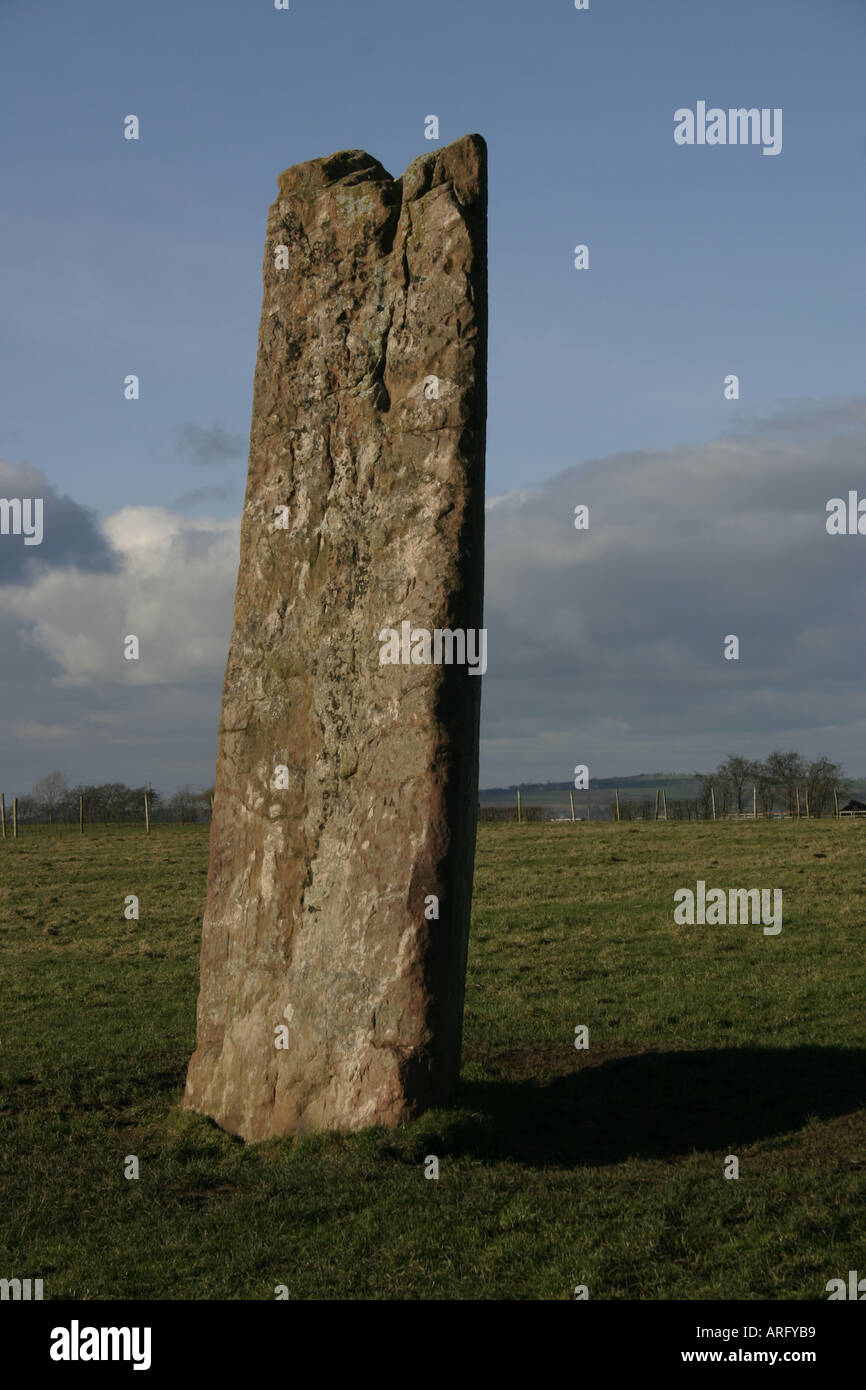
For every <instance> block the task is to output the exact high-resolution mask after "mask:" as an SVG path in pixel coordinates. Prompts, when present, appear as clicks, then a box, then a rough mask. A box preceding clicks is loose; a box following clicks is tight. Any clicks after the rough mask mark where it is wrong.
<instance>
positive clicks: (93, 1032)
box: [0, 820, 866, 1300]
mask: <svg viewBox="0 0 866 1390" xmlns="http://www.w3.org/2000/svg"><path fill="white" fill-rule="evenodd" d="M864 837H866V823H861V822H858V821H855V822H844V821H843V822H838V821H833V820H827V821H805V820H802V821H799V822H796V821H795V822H787V823H780V822H775V823H774V822H769V823H768V822H761V821H758V822H757V823H748V822H745V823H744V822H729V823H716V824H712V823H706V822H691V823H672V824H669V825H665V824H664V823H658V824H655V823H646V824H632V825H628V824H623V825H611V824H605V823H598V824H593V825H586V824H583V825H578V826H574V825H571V824H540V825H523V826H518V825H482V826H481V827H480V829H479V840H478V856H477V865H476V889H475V904H474V909H473V921H472V938H471V943H470V955H469V976H468V985H467V1005H466V1027H465V1039H464V1066H463V1080H462V1084H461V1088H460V1092H459V1094H458V1096H457V1098H456V1102H455V1108H454V1109H452V1110H449V1111H447V1112H446V1111H437V1112H433V1113H431V1114H428V1115H427V1116H425V1117H423V1118H422V1119H420V1120H418V1121H416V1122H415V1123H412V1124H409V1125H405V1126H402V1127H400V1128H397V1129H394V1130H389V1131H386V1130H381V1129H380V1130H367V1131H364V1132H362V1133H359V1134H354V1135H318V1136H315V1137H313V1138H309V1139H305V1140H302V1141H300V1142H297V1143H292V1142H291V1141H268V1142H266V1143H263V1144H260V1145H252V1146H245V1145H244V1144H243V1143H242V1142H241V1141H239V1140H237V1139H235V1138H233V1137H231V1136H229V1135H227V1134H224V1133H222V1132H221V1131H220V1130H219V1129H217V1128H216V1126H214V1125H213V1124H212V1123H211V1122H210V1121H208V1120H206V1119H203V1118H201V1117H197V1116H193V1115H189V1114H186V1113H183V1112H181V1111H180V1109H179V1102H180V1097H181V1092H182V1087H183V1082H184V1077H185V1070H186V1064H187V1062H188V1060H189V1056H190V1053H191V1051H192V1048H193V1043H194V1032H195V1001H196V996H197V991H198V949H199V928H200V921H201V914H202V907H203V900H204V889H205V878H206V869H207V828H206V827H193V826H165V827H158V828H156V829H154V831H153V833H152V834H151V835H150V836H149V837H146V836H145V835H144V834H143V832H142V831H141V830H140V829H138V828H135V829H131V830H130V829H103V830H96V829H93V830H89V832H88V834H87V835H86V836H85V837H83V838H80V837H79V836H78V834H77V832H75V831H73V830H70V829H62V830H51V829H44V830H33V831H28V833H27V835H26V836H24V837H22V838H21V839H20V840H19V841H18V842H17V843H14V844H13V843H12V842H11V841H6V842H5V843H3V842H0V1004H2V1016H0V1164H2V1204H0V1277H6V1278H11V1277H20V1278H39V1277H42V1278H43V1280H44V1291H45V1298H46V1299H49V1298H87V1299H95V1298H109V1299H125V1298H160V1299H163V1298H166V1299H210V1298H225V1299H268V1298H273V1297H274V1289H275V1287H276V1286H277V1285H286V1286H287V1287H288V1291H289V1296H290V1297H291V1298H294V1299H310V1298H333V1299H355V1298H396V1299H404V1298H408V1299H416V1298H423V1299H441V1298H459V1299H490V1298H497V1299H499V1298H504V1299H521V1298H544V1299H549V1298H553V1299H569V1298H573V1297H574V1289H575V1286H576V1285H578V1284H583V1285H586V1286H587V1288H588V1290H589V1296H590V1298H599V1299H709V1300H712V1299H725V1298H746V1299H749V1298H771V1299H823V1298H826V1296H827V1295H826V1292H825V1285H826V1282H827V1280H828V1279H831V1278H835V1277H843V1278H844V1277H846V1275H847V1271H848V1270H849V1269H859V1270H860V1271H861V1273H866V1239H864V1234H863V1209H864V1193H866V1019H864V1013H866V1011H864V1000H866V953H864V950H863V939H864V922H866V862H864V853H863V851H864V844H866V840H864ZM698 878H703V879H704V880H705V881H706V882H707V885H708V887H715V886H719V887H724V888H729V887H765V888H781V889H782V890H783V893H784V921H783V928H782V931H781V933H780V934H779V935H778V936H775V937H770V936H764V935H763V933H762V931H761V928H760V926H726V927H719V926H691V927H689V926H676V925H674V922H673V894H674V891H675V889H677V888H680V887H691V888H692V889H694V887H695V881H696V879H698ZM132 893H134V894H136V895H137V896H138V897H139V899H140V903H141V917H140V920H139V921H138V922H135V921H130V922H128V921H126V920H125V919H124V915H123V907H124V899H125V897H126V895H127V894H132ZM580 1024H585V1025H587V1026H588V1028H589V1041H590V1046H589V1049H588V1050H586V1051H578V1050H576V1049H575V1047H574V1045H573V1040H574V1032H575V1027H576V1025H580ZM130 1154H134V1155H136V1156H137V1157H138V1159H139V1161H140V1177H139V1179H138V1180H137V1181H134V1180H133V1181H131V1180H127V1179H126V1178H125V1177H124V1160H125V1157H126V1156H127V1155H130ZM428 1154H435V1155H437V1156H438V1158H439V1162H440V1177H439V1180H438V1181H432V1180H426V1179H425V1177H424V1159H425V1156H426V1155H428ZM729 1154H733V1155H736V1156H737V1157H738V1159H739V1165H740V1176H739V1179H738V1180H726V1179H725V1178H724V1176H723V1170H724V1167H725V1159H726V1156H727V1155H729Z"/></svg>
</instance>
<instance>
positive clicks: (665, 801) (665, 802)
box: [662, 787, 668, 820]
mask: <svg viewBox="0 0 866 1390" xmlns="http://www.w3.org/2000/svg"><path fill="white" fill-rule="evenodd" d="M662 806H663V807H664V812H665V815H664V818H665V820H667V818H668V794H667V792H666V791H665V789H664V787H662Z"/></svg>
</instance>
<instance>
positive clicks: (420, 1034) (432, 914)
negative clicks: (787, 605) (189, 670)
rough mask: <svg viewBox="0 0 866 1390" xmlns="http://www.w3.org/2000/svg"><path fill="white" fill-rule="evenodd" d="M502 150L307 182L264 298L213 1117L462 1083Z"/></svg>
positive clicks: (212, 993)
mask: <svg viewBox="0 0 866 1390" xmlns="http://www.w3.org/2000/svg"><path fill="white" fill-rule="evenodd" d="M485 169H486V149H485V145H484V141H483V140H482V139H481V138H480V136H478V135H468V136H465V137H464V138H463V139H461V140H458V141H456V142H455V143H454V144H452V145H449V146H447V147H446V148H444V149H439V150H435V151H431V152H430V153H429V154H425V155H423V156H421V157H420V158H419V159H416V160H414V161H413V163H412V164H410V165H409V168H408V169H407V170H406V172H405V174H404V175H403V178H402V179H392V178H391V177H390V175H389V174H388V173H387V172H386V171H385V169H383V168H382V165H381V164H379V163H378V162H377V161H376V160H375V159H373V158H372V157H371V156H370V155H368V154H365V153H364V152H363V151H362V150H344V151H342V152H340V153H339V154H335V155H332V156H331V157H330V158H328V159H314V160H311V161H310V162H309V163H307V164H299V165H296V166H295V167H294V168H291V169H288V170H286V172H285V173H284V174H282V175H281V177H280V179H279V196H278V197H277V200H276V202H275V203H274V204H273V206H272V208H271V210H270V214H269V217H268V231H267V241H266V244H265V257H264V303H263V306H262V317H261V326H260V330H259V345H258V362H257V366H256V376H255V388H254V399H253V417H252V429H251V434H250V457H249V474H248V481H247V492H246V500H245V504H244V511H243V521H242V529H241V554H240V569H239V574H238V585H237V595H236V600H235V614H234V630H233V633H232V639H231V647H230V651H229V657H228V667H227V670H226V677H225V685H224V689H223V708H222V721H221V725H220V733H219V751H218V760H217V772H216V790H215V794H214V813H213V826H212V831H211V847H210V872H209V876H208V885H207V905H206V909H205V916H204V925H203V931H202V945H201V992H200V995H199V1001H198V1033H197V1042H196V1050H195V1052H194V1054H193V1057H192V1060H191V1062H190V1065H189V1074H188V1078H187V1083H186V1099H185V1104H186V1105H187V1106H188V1107H190V1108H192V1109H194V1110H198V1111H201V1112H203V1113H205V1114H207V1115H210V1116H212V1117H213V1118H214V1119H215V1120H216V1121H217V1123H218V1124H220V1125H222V1126H223V1127H224V1128H226V1129H228V1130H231V1131H232V1132H234V1133H236V1134H240V1135H242V1136H243V1137H244V1138H245V1139H263V1138H265V1137H267V1136H271V1135H282V1134H290V1133H292V1132H295V1131H301V1130H307V1129H356V1128H359V1127H361V1126H364V1125H371V1124H392V1123H396V1122H397V1121H399V1120H402V1119H407V1118H409V1117H411V1116H412V1115H415V1114H417V1113H418V1112H419V1111H421V1110H423V1109H424V1108H425V1107H427V1106H430V1105H436V1104H442V1103H445V1102H446V1101H447V1100H448V1098H449V1095H450V1092H451V1090H452V1088H453V1085H454V1083H455V1081H456V1078H457V1074H458V1069H459V1063H460V1037H461V1024H462V1014H463V995H464V979H465V970H466V947H467V936H468V928H469V910H470V900H471V892H472V868H473V858H474V849H475V818H476V796H477V780H478V714H479V704H480V688H481V679H480V673H481V672H482V670H483V669H484V667H485V665H486V634H483V633H482V622H483V619H482V580H483V518H484V511H483V493H484V438H485V416H486V388H485V371H486V333H487V322H486V320H487V298H486V174H485Z"/></svg>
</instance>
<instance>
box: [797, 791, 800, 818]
mask: <svg viewBox="0 0 866 1390" xmlns="http://www.w3.org/2000/svg"><path fill="white" fill-rule="evenodd" d="M799 819H800V788H799V787H798V788H797V820H799Z"/></svg>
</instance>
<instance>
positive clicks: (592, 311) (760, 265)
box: [0, 0, 866, 798]
mask: <svg viewBox="0 0 866 1390" xmlns="http://www.w3.org/2000/svg"><path fill="white" fill-rule="evenodd" d="M864 49H866V7H864V6H863V5H862V3H861V0H822V3H821V4H815V3H806V0H730V2H729V3H727V4H725V5H724V6H719V5H715V6H710V5H696V4H695V3H694V0H659V2H658V3H651V0H618V3H614V0H590V5H589V9H588V10H586V11H577V10H576V9H575V8H574V4H573V0H555V2H554V0H542V2H541V3H533V4H527V3H517V2H516V0H502V2H497V3H493V0H438V3H435V4H431V3H425V4H421V3H417V0H380V3H358V0H352V3H327V0H315V2H314V0H291V3H290V8H289V9H288V10H287V11H277V10H275V8H274V6H273V3H272V0H235V2H234V3H228V0H213V2H212V3H190V0H148V3H147V4H137V5H136V4H129V5H124V6H119V5H117V4H116V3H107V2H106V3H104V2H103V0H83V3H80V4H78V5H76V6H74V7H73V6H63V7H61V6H56V7H51V8H50V9H48V10H46V9H45V8H44V7H42V6H38V7H33V6H31V5H28V4H26V3H24V0H0V131H2V136H0V160H2V186H3V190H4V197H3V200H2V204H0V249H2V254H0V306H2V308H0V362H2V373H0V498H2V497H6V498H13V497H21V498H23V497H34V496H37V495H38V496H41V497H43V498H44V499H45V536H44V540H43V542H42V544H41V545H39V546H29V547H28V546H25V545H24V542H23V538H22V537H21V536H16V535H0V787H2V789H3V790H5V791H6V793H7V798H8V796H9V795H11V794H13V793H16V794H21V793H23V792H24V791H26V790H28V789H29V788H30V787H31V786H32V785H33V783H34V782H35V781H36V780H38V778H40V777H42V776H44V775H45V774H46V773H47V772H49V771H51V770H53V769H60V770H62V771H64V772H65V773H66V774H67V776H68V777H69V779H70V781H73V782H75V781H103V780H112V781H114V780H116V781H126V782H130V783H133V784H136V785H138V784H141V783H144V782H146V781H150V782H151V783H152V784H153V785H154V786H157V787H158V788H159V789H160V790H162V791H163V792H165V793H170V792H171V791H173V790H175V789H176V788H177V787H178V786H181V785H184V784H192V785H197V786H201V785H206V784H208V783H210V782H212V780H213V769H214V763H215V758H216V735H217V727H218V722H219V705H220V693H221V685H222V677H223V672H224V669H225V658H226V653H227V648H228V639H229V634H230V629H231V617H232V601H233V594H234V586H235V580H236V574H237V555H238V539H239V518H240V508H241V504H242V500H243V490H244V484H245V477H246V453H247V441H248V435H249V426H250V410H251V402H252V382H253V372H254V368H255V353H256V341H257V331H258V319H259V313H260V310H261V297H262V289H261V264H262V250H263V243H264V235H265V221H266V215H267V209H268V206H269V204H270V203H271V202H272V200H273V198H274V196H275V192H276V178H277V175H278V173H279V172H280V171H281V170H283V169H285V168H287V167H288V166H289V165H291V164H294V163H297V162H300V161H303V160H307V159H311V158H315V157H317V156H321V155H327V154H330V153H332V152H334V151H336V150H338V149H345V148H349V147H360V148H363V149H366V150H368V151H369V152H370V153H371V154H373V155H374V156H375V157H376V158H378V159H379V160H381V162H382V163H383V164H384V165H385V167H386V168H387V169H388V170H389V172H390V173H391V174H393V175H398V174H400V173H402V171H403V169H404V168H405V167H406V165H407V164H408V163H409V162H410V161H411V160H412V159H414V158H415V157H416V156H418V155H419V154H423V153H427V152H428V151H429V150H430V149H431V148H434V147H435V146H437V145H439V146H441V145H444V144H447V143H448V142H449V141H451V140H452V139H456V138H458V137H460V136H461V135H463V134H466V133H468V132H471V131H478V132H480V133H481V134H482V135H483V136H484V137H485V140H486V141H487V144H488V150H489V179H490V186H489V276H490V279H489V293H490V334H489V361H488V385H489V398H488V442H487V495H488V502H487V540H486V546H487V572H486V580H485V625H486V627H487V629H488V634H489V636H488V670H487V674H486V676H485V677H484V680H483V694H482V745H481V784H482V786H485V785H507V784H511V783H515V782H519V781H536V780H537V781H543V780H547V779H550V780H554V781H564V780H566V779H567V778H568V777H569V776H570V773H571V770H572V769H573V767H574V765H575V764H576V763H586V764H587V765H588V766H589V768H590V773H591V775H592V776H615V775H619V774H623V775H625V774H627V773H630V772H639V771H649V770H654V771H655V770H666V771H692V770H694V769H695V768H700V769H706V768H709V767H712V766H714V765H715V764H716V763H717V762H718V761H719V760H720V759H721V758H722V757H724V756H725V755H726V754H728V753H731V752H739V753H743V754H745V755H747V756H763V755H765V754H766V753H767V752H768V751H769V750H770V748H772V747H775V746H793V747H796V748H798V749H799V750H800V751H801V752H802V753H804V755H806V756H809V757H813V756H817V755H819V754H826V755H827V756H830V757H832V758H834V759H835V760H837V761H841V762H842V763H843V764H844V766H845V768H846V770H847V771H848V772H849V773H850V774H851V775H852V776H853V775H863V774H864V773H866V714H861V711H860V705H861V703H862V702H861V701H860V699H859V696H860V693H861V690H862V673H863V645H864V643H863V637H862V635H861V632H862V626H863V625H862V617H861V615H862V610H863V607H864V604H863V600H864V581H863V573H864V559H863V558H861V553H860V552H861V547H862V548H863V550H864V558H866V537H862V536H859V535H857V536H830V535H828V534H827V531H826V526H825V521H826V503H827V501H828V500H829V499H830V498H832V497H836V496H843V497H846V498H847V495H848V492H849V490H851V489H857V488H858V487H859V488H860V489H861V491H862V494H863V495H864V496H866V470H864V467H863V460H864V447H863V446H864V442H866V438H864V437H866V395H864V380H866V377H864V366H866V362H864V357H866V353H864V345H866V333H864V327H866V325H864V273H863V226H864V177H863V170H864V160H866V94H864V84H863V82H862V71H863V61H864V56H866V54H864ZM699 101H705V102H706V103H707V106H708V107H713V106H718V107H720V108H723V109H727V108H729V107H738V106H746V107H753V106H754V107H758V108H761V109H764V108H766V109H768V110H770V111H773V110H775V109H776V108H780V109H781V111H782V113H783V119H782V126H781V131H782V148H781V150H780V152H779V153H778V154H776V155H765V154H764V153H763V151H762V147H761V146H753V145H726V146H710V145H691V146H688V145H679V144H677V143H676V142H675V140H674V129H675V121H674V113H675V111H677V110H678V109H680V108H692V109H694V108H696V106H697V103H698V102H699ZM130 113H132V114H136V115H137V116H138V117H139V120H140V127H141V129H140V139H139V140H137V141H127V140H125V139H124V138H123V128H124V118H125V117H126V116H127V115H128V114H130ZM429 114H436V115H437V116H438V119H439V129H440V138H439V140H438V141H435V142H431V141H428V140H427V139H425V118H426V117H427V116H428V115H429ZM578 244H585V245H587V246H588V247H589V268H588V269H585V270H577V269H575V266H574V248H575V246H576V245H578ZM129 373H135V374H136V375H138V376H139V377H140V383H141V386H140V392H141V394H140V399H139V400H137V401H128V400H125V399H124V379H125V377H126V376H127V375H128V374H129ZM732 373H733V374H736V375H737V377H738V378H739V398H738V399H736V400H734V399H726V397H725V378H726V377H727V376H728V375H729V374H732ZM37 489H38V491H37ZM578 504H585V505H587V506H588V507H589V527H588V529H587V530H585V531H577V530H575V528H574V525H573V520H572V518H573V514H574V507H575V506H576V505H578ZM128 632H135V633H137V634H138V635H139V636H140V638H141V641H142V648H143V650H144V649H145V648H146V651H147V654H148V655H147V660H146V661H145V660H142V661H139V662H126V661H124V660H123V659H122V638H123V635H124V634H125V633H128ZM730 634H736V635H738V636H739V638H740V644H741V647H740V657H739V660H737V661H731V660H726V659H725V657H724V655H723V647H724V639H725V637H726V636H728V635H730Z"/></svg>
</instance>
